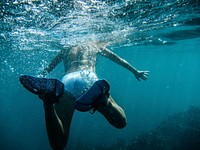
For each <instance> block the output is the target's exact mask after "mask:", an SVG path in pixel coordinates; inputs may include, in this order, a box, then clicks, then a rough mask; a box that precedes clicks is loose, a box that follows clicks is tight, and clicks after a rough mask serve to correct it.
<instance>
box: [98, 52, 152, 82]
mask: <svg viewBox="0 0 200 150" xmlns="http://www.w3.org/2000/svg"><path fill="white" fill-rule="evenodd" d="M100 54H101V55H102V56H104V57H106V58H108V59H110V60H112V61H113V62H115V63H117V64H118V65H120V66H122V67H124V68H126V69H128V70H129V71H131V72H132V73H133V74H134V75H135V77H136V79H137V80H139V81H140V79H143V80H146V79H147V77H148V75H149V74H148V72H149V71H139V70H137V69H136V68H135V67H133V66H132V65H131V64H129V63H128V62H127V61H126V60H124V59H122V58H121V57H119V56H118V55H117V54H115V53H113V52H112V51H110V50H109V49H107V48H102V49H101V52H100Z"/></svg>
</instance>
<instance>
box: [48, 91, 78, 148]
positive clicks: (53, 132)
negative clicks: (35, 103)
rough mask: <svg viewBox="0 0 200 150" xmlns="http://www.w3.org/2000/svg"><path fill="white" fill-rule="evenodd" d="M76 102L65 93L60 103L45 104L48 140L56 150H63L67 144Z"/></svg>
mask: <svg viewBox="0 0 200 150" xmlns="http://www.w3.org/2000/svg"><path fill="white" fill-rule="evenodd" d="M74 102H75V99H74V97H73V96H72V95H71V94H66V93H65V94H64V95H63V96H62V97H61V98H60V99H59V103H56V104H49V103H44V110H45V120H46V128H47V133H48V138H49V142H50V145H51V147H52V148H53V149H54V150H62V149H64V147H65V146H66V144H67V141H68V136H69V129H70V124H71V120H72V116H73V113H74Z"/></svg>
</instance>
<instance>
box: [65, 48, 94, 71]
mask: <svg viewBox="0 0 200 150" xmlns="http://www.w3.org/2000/svg"><path fill="white" fill-rule="evenodd" d="M97 54H98V49H97V47H95V46H93V45H89V46H88V45H81V46H79V45H77V46H74V47H71V48H70V49H69V50H66V52H65V51H64V58H63V61H64V66H65V72H66V73H71V72H75V71H79V70H91V71H93V72H95V65H96V58H97Z"/></svg>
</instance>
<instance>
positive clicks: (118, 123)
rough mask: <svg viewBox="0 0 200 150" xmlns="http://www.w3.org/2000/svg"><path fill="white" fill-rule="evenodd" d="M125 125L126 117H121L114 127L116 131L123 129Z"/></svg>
mask: <svg viewBox="0 0 200 150" xmlns="http://www.w3.org/2000/svg"><path fill="white" fill-rule="evenodd" d="M126 124H127V121H126V117H123V118H121V119H120V120H119V121H118V122H117V124H116V125H115V127H116V128H118V129H123V128H124V127H125V126H126Z"/></svg>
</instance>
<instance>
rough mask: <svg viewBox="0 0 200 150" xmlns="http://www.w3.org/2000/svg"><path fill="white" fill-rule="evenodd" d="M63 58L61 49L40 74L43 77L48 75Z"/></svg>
mask: <svg viewBox="0 0 200 150" xmlns="http://www.w3.org/2000/svg"><path fill="white" fill-rule="evenodd" d="M62 60H63V50H61V51H60V52H59V53H58V54H57V56H56V57H55V58H54V59H53V60H52V61H51V62H50V63H49V64H48V66H47V67H46V68H45V69H44V70H43V71H42V73H41V74H40V75H39V76H41V77H44V76H46V75H47V74H48V73H50V72H51V71H52V70H53V69H54V68H55V67H56V66H57V65H58V64H59V63H60V62H61V61H62Z"/></svg>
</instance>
